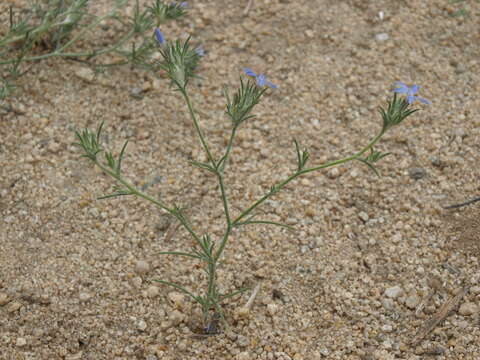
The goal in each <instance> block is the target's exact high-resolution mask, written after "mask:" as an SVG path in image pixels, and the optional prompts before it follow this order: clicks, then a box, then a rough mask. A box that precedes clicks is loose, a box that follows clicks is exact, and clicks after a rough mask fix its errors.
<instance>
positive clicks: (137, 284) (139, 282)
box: [131, 276, 143, 288]
mask: <svg viewBox="0 0 480 360" xmlns="http://www.w3.org/2000/svg"><path fill="white" fill-rule="evenodd" d="M131 282H132V285H133V286H135V287H136V288H139V287H140V286H142V282H143V280H142V278H141V277H139V276H135V277H134V278H133V279H132V280H131Z"/></svg>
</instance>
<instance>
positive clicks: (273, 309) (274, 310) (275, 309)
mask: <svg viewBox="0 0 480 360" xmlns="http://www.w3.org/2000/svg"><path fill="white" fill-rule="evenodd" d="M267 311H268V313H269V314H270V316H272V317H273V316H274V315H275V314H276V313H277V312H278V305H277V304H275V303H271V304H268V305H267Z"/></svg>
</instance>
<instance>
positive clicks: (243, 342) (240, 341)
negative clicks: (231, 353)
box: [236, 335, 250, 347]
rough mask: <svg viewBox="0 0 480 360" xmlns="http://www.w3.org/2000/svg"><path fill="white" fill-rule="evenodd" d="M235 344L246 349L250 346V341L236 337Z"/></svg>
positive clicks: (241, 336)
mask: <svg viewBox="0 0 480 360" xmlns="http://www.w3.org/2000/svg"><path fill="white" fill-rule="evenodd" d="M236 342H237V344H238V345H239V346H241V347H246V346H248V345H249V344H250V340H248V338H247V337H246V336H243V335H238V337H237V340H236Z"/></svg>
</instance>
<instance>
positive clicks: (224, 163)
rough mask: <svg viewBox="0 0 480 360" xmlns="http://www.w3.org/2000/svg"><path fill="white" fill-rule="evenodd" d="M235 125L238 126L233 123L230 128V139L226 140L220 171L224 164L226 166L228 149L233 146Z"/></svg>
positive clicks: (235, 131)
mask: <svg viewBox="0 0 480 360" xmlns="http://www.w3.org/2000/svg"><path fill="white" fill-rule="evenodd" d="M237 127H238V125H235V126H234V127H233V128H232V132H231V134H230V139H229V140H228V144H227V150H226V151H225V155H224V156H223V162H222V165H221V167H220V170H221V171H222V172H223V170H224V169H225V166H227V161H228V157H229V155H230V151H231V150H232V146H233V139H234V138H235V135H236V133H237Z"/></svg>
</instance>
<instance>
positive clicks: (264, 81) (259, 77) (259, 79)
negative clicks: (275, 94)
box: [243, 68, 278, 89]
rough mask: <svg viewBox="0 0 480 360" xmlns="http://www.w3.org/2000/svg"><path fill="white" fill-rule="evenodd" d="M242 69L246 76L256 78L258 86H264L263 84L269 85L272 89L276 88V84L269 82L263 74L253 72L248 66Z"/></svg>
mask: <svg viewBox="0 0 480 360" xmlns="http://www.w3.org/2000/svg"><path fill="white" fill-rule="evenodd" d="M243 71H244V72H245V74H247V75H248V76H253V77H254V78H255V79H256V80H257V85H258V86H260V87H264V86H265V85H267V86H269V87H271V88H272V89H276V88H277V87H278V86H277V85H275V84H273V83H271V82H270V81H268V80H267V76H266V75H265V74H258V75H257V74H255V73H254V72H253V70H252V69H250V68H244V69H243Z"/></svg>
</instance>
